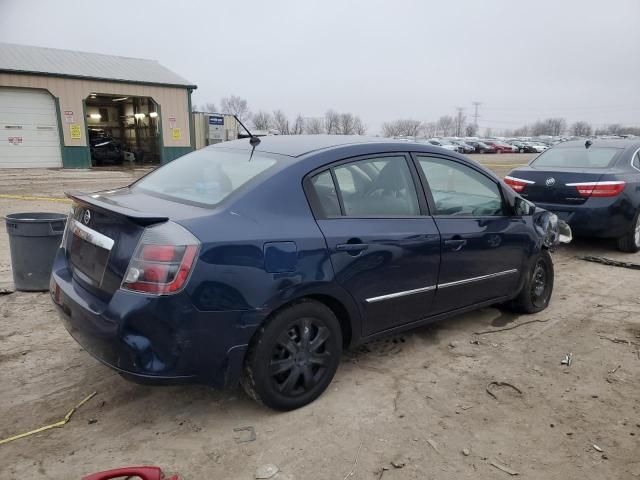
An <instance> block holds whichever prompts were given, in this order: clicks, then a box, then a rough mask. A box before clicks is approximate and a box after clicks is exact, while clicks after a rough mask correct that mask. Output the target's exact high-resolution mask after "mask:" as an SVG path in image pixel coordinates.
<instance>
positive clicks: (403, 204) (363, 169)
mask: <svg viewBox="0 0 640 480" xmlns="http://www.w3.org/2000/svg"><path fill="white" fill-rule="evenodd" d="M334 172H335V175H336V179H337V182H338V188H339V189H340V194H341V196H342V202H343V204H344V210H345V215H347V216H351V217H358V216H365V217H366V216H376V217H394V216H413V215H420V208H419V206H418V197H417V195H416V190H415V186H414V184H413V179H412V178H411V172H410V171H409V167H408V165H407V162H406V160H405V158H404V157H380V158H373V159H367V160H360V161H358V162H352V163H347V164H345V165H340V166H339V167H336V168H335V169H334Z"/></svg>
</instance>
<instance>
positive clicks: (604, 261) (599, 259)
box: [578, 255, 640, 270]
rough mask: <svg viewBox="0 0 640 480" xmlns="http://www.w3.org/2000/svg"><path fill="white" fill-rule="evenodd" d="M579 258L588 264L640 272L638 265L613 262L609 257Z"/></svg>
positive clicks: (589, 256)
mask: <svg viewBox="0 0 640 480" xmlns="http://www.w3.org/2000/svg"><path fill="white" fill-rule="evenodd" d="M578 258H579V259H580V260H584V261H586V262H594V263H601V264H602V265H607V266H609V267H622V268H631V269H632V270H640V264H638V263H632V262H621V261H619V260H613V259H611V258H607V257H596V256H593V255H585V256H582V257H578Z"/></svg>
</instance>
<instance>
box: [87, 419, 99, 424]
mask: <svg viewBox="0 0 640 480" xmlns="http://www.w3.org/2000/svg"><path fill="white" fill-rule="evenodd" d="M87 423H88V424H89V425H93V424H94V423H98V419H97V418H90V419H89V420H87Z"/></svg>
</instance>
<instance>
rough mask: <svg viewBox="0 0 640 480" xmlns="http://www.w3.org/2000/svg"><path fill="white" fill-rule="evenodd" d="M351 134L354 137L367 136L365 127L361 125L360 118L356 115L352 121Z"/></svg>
mask: <svg viewBox="0 0 640 480" xmlns="http://www.w3.org/2000/svg"><path fill="white" fill-rule="evenodd" d="M353 133H355V134H356V135H366V134H367V126H366V125H365V124H364V123H362V120H360V117H359V116H358V115H356V116H355V118H354V119H353Z"/></svg>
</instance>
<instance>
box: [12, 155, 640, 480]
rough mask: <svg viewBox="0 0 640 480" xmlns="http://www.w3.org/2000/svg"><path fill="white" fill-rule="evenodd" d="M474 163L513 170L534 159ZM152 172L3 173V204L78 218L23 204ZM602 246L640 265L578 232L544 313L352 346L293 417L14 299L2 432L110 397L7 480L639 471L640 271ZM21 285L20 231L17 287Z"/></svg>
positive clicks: (56, 206)
mask: <svg viewBox="0 0 640 480" xmlns="http://www.w3.org/2000/svg"><path fill="white" fill-rule="evenodd" d="M475 158H476V159H478V160H480V161H481V162H483V163H485V164H489V165H490V166H491V168H492V169H494V170H495V171H496V172H497V173H498V174H499V175H504V174H505V173H507V171H508V170H509V169H510V168H511V167H510V166H511V165H514V164H517V163H524V162H526V161H527V160H528V159H529V158H530V156H529V155H524V154H522V155H491V156H476V157H475ZM143 173H144V171H142V170H121V171H117V170H102V171H96V170H94V171H57V170H9V171H7V170H5V171H0V192H1V193H0V214H2V215H4V214H7V213H13V212H20V211H34V210H35V211H55V212H65V211H66V210H67V209H68V204H66V203H62V202H55V201H50V200H47V201H35V200H23V199H18V198H8V196H11V195H22V196H46V197H54V198H61V197H62V192H63V191H64V190H71V189H80V190H87V191H91V190H97V189H103V188H111V187H115V186H118V185H122V184H126V183H129V182H130V181H131V180H132V179H135V178H137V177H138V176H140V175H142V174H143ZM585 254H595V255H606V256H608V257H611V258H616V259H624V260H626V261H633V262H638V263H640V255H638V254H635V255H629V254H622V253H619V252H616V251H615V249H614V245H613V243H612V242H603V241H585V240H578V241H576V242H575V243H573V244H571V245H570V246H568V247H564V248H561V249H560V250H559V251H558V252H556V253H555V254H554V262H555V265H556V284H555V292H554V296H553V300H552V302H551V305H550V307H549V308H548V309H547V310H545V311H544V312H542V313H540V314H537V315H535V316H523V317H519V316H516V315H513V314H510V313H508V312H504V311H500V310H498V309H495V308H487V309H483V310H480V311H477V312H473V313H469V314H466V315H462V316H458V317H455V318H452V319H450V320H447V321H444V322H441V323H438V324H434V325H431V326H429V327H425V328H421V329H418V330H415V331H412V332H409V333H407V334H403V335H399V336H395V337H392V338H388V339H384V340H381V341H377V342H373V343H371V344H368V345H366V346H365V347H363V348H361V349H359V350H357V351H350V352H346V353H345V354H344V358H343V362H342V365H341V367H340V369H339V370H338V373H337V376H336V378H335V380H334V382H333V383H332V385H331V386H330V388H329V390H328V391H327V392H326V393H325V394H324V395H323V396H322V397H321V398H320V399H319V400H317V401H316V402H314V403H313V404H311V405H309V406H307V407H305V408H303V409H300V410H297V411H294V412H290V413H276V412H272V411H270V410H267V409H265V408H262V407H260V406H258V405H256V404H255V403H253V402H252V401H251V400H249V399H248V398H247V397H246V396H245V395H244V394H243V393H242V392H241V391H239V390H235V391H228V392H217V391H214V390H212V389H210V388H207V387H200V386H186V387H148V386H140V385H135V384H131V383H128V382H126V381H125V380H123V379H121V378H120V377H119V376H118V375H116V374H114V373H113V372H112V371H111V370H110V369H108V368H106V367H104V366H102V365H101V364H99V363H98V362H97V361H95V360H94V359H93V358H91V357H90V356H89V355H87V354H86V353H85V352H84V351H82V349H81V348H80V347H79V346H78V345H77V344H76V343H75V342H74V341H73V340H72V339H71V338H70V336H69V335H68V334H67V332H66V331H65V329H64V327H63V326H62V325H61V324H60V323H59V321H58V320H57V318H56V316H55V314H54V309H53V306H52V305H51V303H50V301H49V298H48V294H47V293H22V292H16V293H13V294H10V295H4V296H0V366H1V368H2V370H1V371H2V377H1V378H2V382H0V419H1V421H0V439H1V438H5V437H8V436H10V435H13V434H16V433H19V432H23V431H27V430H31V429H33V428H37V427H39V426H42V425H46V424H49V423H52V422H55V421H57V420H59V419H60V418H62V417H64V415H65V414H66V413H67V411H68V410H69V409H70V408H71V407H72V406H73V405H75V404H76V403H77V402H78V401H80V400H81V399H82V398H84V397H85V396H86V395H87V394H89V393H91V392H93V391H96V392H97V395H96V396H95V397H94V398H93V399H91V400H90V401H89V402H88V403H87V404H85V405H84V406H83V407H82V408H80V409H79V410H78V411H77V412H76V413H75V414H74V416H73V417H72V419H71V421H70V422H69V423H68V424H67V425H65V426H64V427H63V428H58V429H54V430H51V431H47V432H43V433H41V434H38V435H34V436H31V437H28V438H24V439H21V440H17V441H14V442H11V443H8V444H5V445H0V477H2V478H7V479H45V478H52V479H53V478H55V479H61V478H69V479H71V478H80V477H81V476H83V475H85V474H88V473H91V472H94V471H98V470H102V469H107V468H114V467H117V466H124V465H132V464H155V465H159V466H161V467H162V468H163V469H164V470H165V471H166V472H180V473H181V474H182V475H183V477H184V478H185V479H187V480H189V479H194V480H195V479H204V478H207V479H214V478H221V479H222V478H224V479H252V478H254V472H255V470H256V468H257V467H258V466H261V465H264V464H268V463H273V464H276V465H278V466H279V468H280V470H281V473H279V474H278V475H277V476H276V477H274V478H279V479H294V478H295V479H306V478H314V479H329V478H333V479H345V478H347V475H348V474H349V473H350V472H353V475H352V476H351V477H350V478H351V479H353V480H356V479H380V478H384V479H385V480H392V479H414V478H415V479H424V478H437V479H456V480H458V479H461V478H473V479H477V478H483V479H494V478H495V479H505V478H509V477H510V475H509V474H508V473H506V472H505V471H503V470H500V469H499V468H497V467H496V466H494V465H492V462H493V463H494V464H496V465H500V466H504V467H506V468H508V469H511V470H513V471H516V472H518V473H519V476H520V477H522V478H531V479H540V478H550V479H556V478H557V479H563V480H568V479H602V478H619V479H623V478H625V479H627V478H640V456H639V455H638V453H639V452H640V445H639V438H640V403H639V402H638V398H639V397H640V373H639V372H640V353H639V349H640V294H639V293H638V289H637V284H638V279H639V278H640V277H639V275H640V273H639V272H638V271H634V270H629V269H624V268H615V267H608V266H604V265H598V264H592V263H587V262H584V261H581V260H579V259H577V258H576V256H577V255H585ZM9 283H10V260H9V252H8V240H7V236H6V235H5V234H3V235H0V286H2V285H3V284H4V285H6V284H9ZM530 320H537V321H536V322H534V323H530V324H527V325H523V326H521V327H519V328H515V329H512V330H506V331H501V332H495V333H484V334H475V333H474V332H483V331H487V330H493V329H498V328H504V327H509V326H515V325H518V324H520V323H522V322H525V321H530ZM569 352H572V353H573V363H572V365H571V366H570V367H566V366H563V365H561V364H560V361H561V359H562V357H563V356H564V355H565V354H566V353H569ZM491 382H508V383H510V384H512V385H514V386H515V387H517V388H518V389H519V390H520V391H521V392H522V393H518V392H517V391H515V390H514V389H512V388H510V387H508V386H495V385H494V386H492V387H491V388H490V391H491V392H492V393H493V395H494V396H492V395H489V394H488V393H487V386H488V385H489V384H490V383H491ZM248 426H251V427H253V429H254V430H255V433H256V439H255V441H252V442H247V443H242V442H241V440H242V439H243V438H244V437H243V435H245V433H246V432H245V433H243V432H237V431H234V429H237V428H241V427H248ZM238 437H240V438H238ZM596 446H597V447H598V448H596ZM599 450H602V451H599ZM393 464H395V465H396V466H397V467H400V468H396V467H394V466H393Z"/></svg>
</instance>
